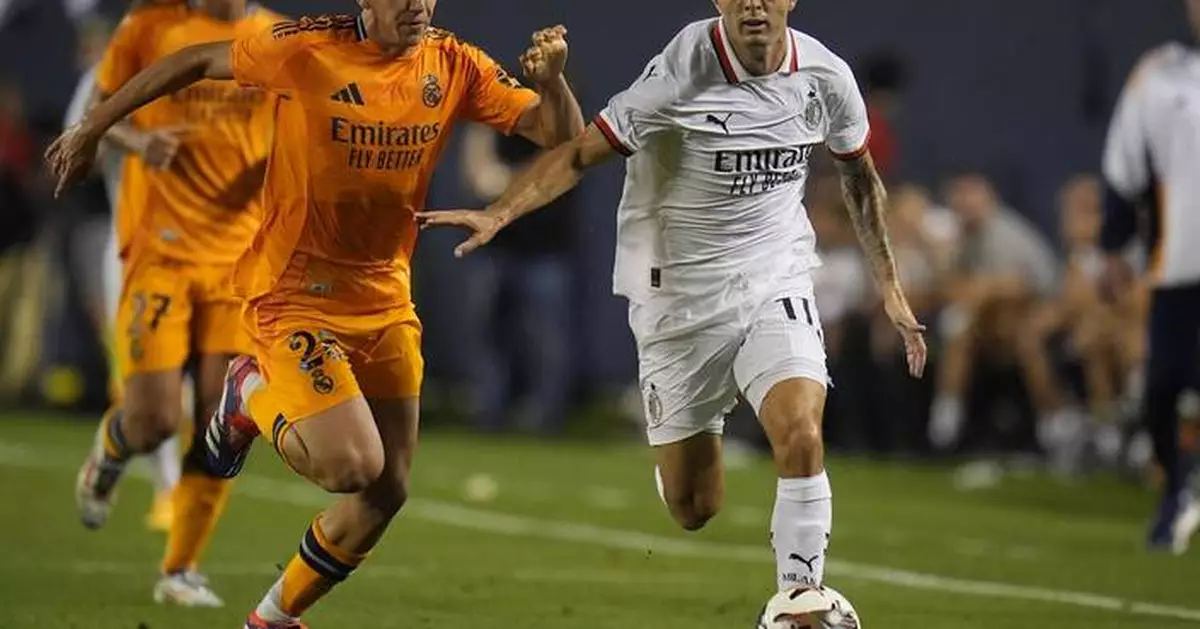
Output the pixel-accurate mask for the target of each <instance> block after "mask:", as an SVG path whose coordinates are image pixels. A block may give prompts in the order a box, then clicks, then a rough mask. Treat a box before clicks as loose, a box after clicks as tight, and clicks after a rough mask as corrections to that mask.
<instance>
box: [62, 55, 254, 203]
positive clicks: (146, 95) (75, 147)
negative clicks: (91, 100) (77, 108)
mask: <svg viewBox="0 0 1200 629" xmlns="http://www.w3.org/2000/svg"><path fill="white" fill-rule="evenodd" d="M230 52H231V44H230V42H228V41H224V42H214V43H211V44H201V45H199V46H191V47H189V48H184V49H183V50H181V51H179V52H177V53H175V54H173V55H170V56H169V57H166V58H164V59H162V60H161V61H159V62H158V63H155V64H154V65H152V66H150V67H148V68H146V69H145V70H143V71H142V72H140V73H138V74H137V76H135V77H133V78H132V79H130V81H129V82H128V83H125V84H124V85H122V86H121V89H119V90H117V91H116V93H114V94H113V95H112V96H111V97H109V98H107V99H105V100H104V101H103V102H101V103H99V104H98V105H96V106H95V107H94V108H93V109H92V110H91V111H89V112H88V114H87V116H86V117H85V118H84V119H83V121H81V122H80V123H79V124H78V125H76V126H75V127H72V128H71V129H68V130H67V131H65V132H64V133H63V134H62V135H61V136H59V138H58V139H57V140H55V142H54V144H52V145H50V148H49V149H47V151H46V161H47V162H48V164H49V166H50V169H51V171H52V172H53V173H54V174H55V175H56V176H57V177H58V180H59V181H58V187H57V189H56V191H55V194H59V193H60V192H61V191H62V190H63V189H64V188H66V187H67V186H68V185H70V184H71V183H74V182H75V181H77V180H78V179H79V178H81V177H83V176H84V175H85V174H87V171H88V169H89V168H90V167H91V164H92V161H93V160H94V159H95V157H96V148H97V146H98V145H99V143H100V140H101V138H103V137H104V136H105V134H106V133H107V132H108V130H109V129H110V128H112V127H113V125H115V124H117V123H118V122H120V121H122V120H124V119H125V118H126V117H127V116H129V115H130V114H132V113H133V112H134V111H136V110H137V109H138V108H139V107H142V106H143V105H145V104H147V103H149V102H151V101H153V100H155V99H157V98H159V97H161V96H165V95H167V94H171V93H173V92H176V91H178V90H180V89H183V88H184V87H187V86H188V85H191V84H192V83H195V82H196V81H199V80H201V79H217V80H229V79H232V78H233V71H232V69H231V64H230V57H231V54H230Z"/></svg>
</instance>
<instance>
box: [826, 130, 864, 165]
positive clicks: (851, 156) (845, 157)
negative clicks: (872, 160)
mask: <svg viewBox="0 0 1200 629" xmlns="http://www.w3.org/2000/svg"><path fill="white" fill-rule="evenodd" d="M870 150H871V131H870V130H869V129H868V130H867V137H865V138H863V143H862V146H860V147H858V149H856V150H853V151H850V152H849V153H838V152H837V151H835V150H833V149H830V150H829V153H830V154H831V155H833V157H834V159H839V160H841V161H843V162H849V161H851V160H856V159H858V158H860V157H862V156H863V155H866V154H867V152H868V151H870Z"/></svg>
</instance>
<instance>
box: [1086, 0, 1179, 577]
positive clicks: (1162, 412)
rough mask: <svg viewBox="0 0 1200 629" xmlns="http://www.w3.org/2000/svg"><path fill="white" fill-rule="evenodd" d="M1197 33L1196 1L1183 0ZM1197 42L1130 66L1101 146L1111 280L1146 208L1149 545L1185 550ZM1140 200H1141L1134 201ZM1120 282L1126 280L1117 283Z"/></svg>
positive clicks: (1121, 280) (1123, 272)
mask: <svg viewBox="0 0 1200 629" xmlns="http://www.w3.org/2000/svg"><path fill="white" fill-rule="evenodd" d="M1185 4H1186V6H1187V10H1188V16H1189V18H1190V20H1191V27H1192V32H1193V35H1194V37H1195V38H1196V41H1197V42H1200V0H1186V2H1185ZM1198 175H1200V44H1193V45H1192V46H1184V45H1182V44H1168V45H1165V46H1162V47H1160V48H1158V49H1156V50H1154V51H1151V52H1150V53H1148V54H1147V55H1146V56H1145V57H1143V59H1142V60H1141V62H1140V63H1139V64H1138V66H1137V68H1136V69H1135V70H1134V71H1133V74H1132V76H1131V77H1130V79H1129V81H1128V83H1127V85H1126V86H1125V90H1124V92H1123V93H1122V94H1121V99H1120V101H1119V102H1118V103H1117V108H1116V111H1115V112H1114V114H1113V120H1112V124H1111V126H1110V128H1109V132H1108V140H1107V143H1106V145H1105V150H1104V179H1105V183H1106V184H1107V187H1108V190H1107V193H1106V195H1105V221H1104V228H1103V229H1102V231H1101V235H1100V240H1101V243H1100V244H1101V246H1102V247H1103V248H1104V250H1105V251H1106V252H1107V253H1108V265H1107V266H1108V280H1109V282H1110V284H1111V285H1113V286H1114V287H1115V288H1117V289H1118V290H1120V289H1124V290H1129V289H1130V288H1131V286H1129V284H1131V282H1130V281H1129V280H1130V279H1131V278H1132V274H1133V273H1132V270H1131V268H1130V266H1129V263H1128V262H1127V260H1126V259H1125V258H1124V257H1123V256H1122V252H1123V251H1124V249H1125V247H1126V246H1127V245H1128V244H1129V243H1130V241H1132V240H1133V239H1134V237H1135V236H1137V235H1138V232H1139V225H1138V223H1139V218H1140V217H1139V212H1140V211H1142V210H1148V211H1146V212H1145V214H1144V217H1145V221H1142V222H1143V223H1144V225H1145V226H1146V229H1143V230H1141V231H1142V232H1143V235H1145V236H1146V237H1147V240H1148V241H1149V242H1148V243H1147V244H1148V245H1149V247H1148V248H1149V252H1150V256H1149V258H1150V263H1149V277H1148V280H1149V283H1150V285H1151V287H1152V289H1153V290H1152V292H1151V298H1150V316H1149V330H1148V334H1147V341H1148V343H1147V347H1148V355H1147V358H1146V370H1145V387H1144V389H1143V391H1144V393H1143V406H1142V416H1143V420H1144V421H1145V424H1146V427H1147V428H1148V429H1149V431H1150V435H1151V437H1152V438H1153V440H1154V454H1155V458H1157V459H1158V463H1159V465H1161V466H1162V469H1163V495H1162V498H1161V500H1160V501H1159V505H1158V512H1157V515H1156V516H1155V520H1154V524H1153V525H1152V526H1151V528H1150V534H1149V538H1148V544H1149V547H1150V548H1151V549H1154V550H1166V551H1170V552H1173V553H1175V554H1183V553H1184V552H1185V551H1186V550H1187V547H1188V543H1189V539H1190V538H1191V537H1192V535H1193V534H1195V533H1196V531H1197V530H1198V529H1200V486H1197V485H1196V484H1193V485H1192V486H1190V487H1189V476H1192V475H1193V474H1194V467H1195V465H1194V463H1193V462H1192V461H1189V460H1188V459H1189V457H1188V456H1187V454H1186V453H1185V452H1183V450H1182V449H1181V448H1180V444H1179V397H1180V394H1182V393H1183V390H1184V389H1185V388H1187V387H1188V386H1189V385H1192V384H1194V382H1195V381H1194V380H1192V378H1193V377H1194V376H1195V368H1196V366H1197V363H1198V362H1200V361H1198V360H1197V358H1198V354H1197V352H1198V351H1200V349H1198V348H1197V344H1198V343H1200V247H1196V245H1195V242H1194V241H1195V239H1196V237H1197V235H1198V234H1200V176H1198ZM1139 206H1140V207H1139ZM1122 285H1124V286H1122Z"/></svg>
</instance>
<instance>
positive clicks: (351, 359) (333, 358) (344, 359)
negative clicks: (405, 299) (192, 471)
mask: <svg viewBox="0 0 1200 629" xmlns="http://www.w3.org/2000/svg"><path fill="white" fill-rule="evenodd" d="M389 319H390V320H388V321H384V322H381V323H380V324H379V325H378V326H374V325H372V326H370V327H364V325H363V322H364V319H363V318H357V317H346V316H328V315H322V313H320V312H319V311H317V310H316V309H314V308H311V307H305V306H299V305H294V304H293V305H277V304H270V305H267V304H262V303H259V304H251V305H249V306H247V307H246V311H245V323H246V327H247V329H248V331H249V336H250V338H251V339H252V343H253V344H254V352H253V354H254V356H255V358H257V360H258V365H259V369H260V370H261V371H262V374H263V378H264V380H265V381H266V383H267V386H266V389H265V391H262V392H261V393H259V394H258V395H266V396H267V397H266V401H265V403H264V404H263V405H261V406H260V405H259V404H257V403H256V404H255V407H256V408H264V409H270V410H271V415H272V416H270V417H258V416H257V415H260V414H263V413H256V417H255V420H256V421H257V422H258V423H259V425H260V427H263V428H264V430H268V429H270V428H271V427H272V425H273V424H274V420H275V416H274V415H275V414H278V415H282V417H283V419H284V421H286V422H287V423H295V422H297V421H300V420H303V419H305V418H308V417H312V416H313V415H316V414H318V413H321V412H322V411H325V410H328V409H329V408H331V407H333V406H336V405H337V404H340V403H342V402H345V401H347V400H349V399H351V398H354V397H357V396H360V395H361V396H364V397H366V398H377V399H403V398H413V397H418V396H420V394H421V381H422V379H423V378H424V374H425V360H424V358H423V357H422V356H421V321H420V320H419V319H418V318H417V316H416V312H415V311H413V310H412V309H411V308H409V309H408V310H407V311H406V312H404V313H401V314H398V315H397V316H395V317H389ZM256 397H257V396H256ZM264 434H270V433H269V432H264Z"/></svg>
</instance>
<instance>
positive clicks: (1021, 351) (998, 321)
mask: <svg viewBox="0 0 1200 629" xmlns="http://www.w3.org/2000/svg"><path fill="white" fill-rule="evenodd" d="M946 199H947V201H948V204H949V206H950V207H951V209H953V210H954V211H955V212H956V213H957V215H958V217H959V221H960V224H961V228H962V239H961V247H960V250H959V252H958V263H957V267H956V268H955V269H954V272H953V277H952V279H951V280H950V281H949V282H948V284H947V289H948V290H947V301H948V304H947V305H948V308H947V309H946V311H945V312H944V313H943V316H942V322H941V325H942V330H941V332H942V335H943V342H944V343H945V351H944V353H943V360H942V364H941V369H940V378H939V381H938V387H937V396H936V398H935V399H934V403H933V408H932V411H931V412H932V414H931V418H930V424H929V438H930V442H931V444H932V445H933V446H934V447H935V448H938V449H941V450H950V449H953V448H955V447H957V446H959V445H960V441H961V439H962V436H963V432H964V427H965V425H966V421H967V412H966V409H967V403H966V402H967V396H968V395H970V394H972V393H973V392H972V391H970V390H969V389H970V384H971V379H972V378H973V377H974V376H975V375H976V373H977V372H976V369H977V368H979V367H980V366H983V365H988V366H992V367H995V366H1003V365H1007V364H1009V363H1015V365H1016V366H1017V370H1018V371H1019V372H1020V375H1021V379H1022V381H1023V383H1024V386H1025V389H1026V391H1027V393H1028V395H1029V398H1030V401H1031V402H1032V404H1033V406H1034V410H1035V412H1036V414H1037V415H1038V417H1037V419H1036V424H1037V426H1036V428H1037V430H1036V433H1037V440H1038V443H1039V445H1040V446H1041V447H1042V448H1043V450H1045V451H1046V452H1047V453H1051V454H1053V455H1054V456H1053V461H1054V465H1055V467H1056V468H1057V469H1061V470H1064V471H1065V470H1066V469H1067V468H1069V466H1070V465H1071V464H1072V461H1071V459H1070V456H1071V450H1070V448H1069V446H1070V445H1072V444H1073V443H1075V442H1076V435H1077V433H1078V431H1079V430H1080V429H1081V426H1082V424H1083V418H1082V417H1081V415H1080V413H1079V412H1078V411H1077V410H1076V409H1072V408H1069V407H1067V406H1066V404H1065V402H1064V401H1063V399H1062V396H1061V392H1060V391H1059V387H1058V384H1057V382H1056V379H1055V378H1054V374H1053V372H1052V370H1051V369H1050V363H1049V359H1048V356H1047V352H1046V349H1045V346H1044V345H1043V344H1042V342H1041V340H1042V339H1040V338H1038V337H1036V336H1034V335H1031V334H1030V333H1029V322H1030V320H1031V317H1032V316H1033V315H1034V313H1036V312H1037V311H1038V308H1039V307H1040V306H1041V304H1042V303H1043V302H1045V301H1046V300H1047V299H1048V298H1050V297H1051V295H1052V294H1053V293H1054V291H1055V290H1056V288H1057V278H1058V261H1057V259H1056V258H1055V256H1054V253H1053V251H1052V250H1051V248H1050V246H1049V244H1048V243H1047V242H1046V241H1045V239H1044V238H1043V237H1042V236H1041V234H1039V233H1038V232H1037V231H1036V230H1035V229H1034V227H1033V226H1032V225H1031V224H1029V222H1028V221H1026V220H1025V219H1024V218H1023V217H1022V216H1020V215H1019V214H1018V213H1017V212H1016V211H1014V210H1013V209H1012V208H1009V207H1007V206H1005V205H1004V204H1003V203H1002V201H1001V200H1000V198H999V197H998V195H997V193H996V191H995V189H994V188H993V187H992V184H991V183H990V182H989V181H988V179H987V178H986V177H985V176H984V175H982V174H981V173H978V172H964V173H961V174H959V175H956V176H954V177H952V178H951V179H950V180H949V181H948V183H947V185H946Z"/></svg>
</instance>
